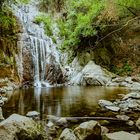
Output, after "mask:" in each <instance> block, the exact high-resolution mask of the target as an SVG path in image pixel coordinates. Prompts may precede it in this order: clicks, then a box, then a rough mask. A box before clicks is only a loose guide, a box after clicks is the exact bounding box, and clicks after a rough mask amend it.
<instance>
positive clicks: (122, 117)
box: [116, 115, 130, 121]
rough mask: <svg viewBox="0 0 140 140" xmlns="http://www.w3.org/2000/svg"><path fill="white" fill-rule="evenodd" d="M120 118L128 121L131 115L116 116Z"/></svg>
mask: <svg viewBox="0 0 140 140" xmlns="http://www.w3.org/2000/svg"><path fill="white" fill-rule="evenodd" d="M116 117H117V118H118V119H120V120H124V121H128V120H129V118H130V117H129V116H127V115H117V116H116Z"/></svg>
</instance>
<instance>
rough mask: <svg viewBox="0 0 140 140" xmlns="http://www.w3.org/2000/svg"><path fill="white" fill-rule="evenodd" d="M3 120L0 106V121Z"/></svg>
mask: <svg viewBox="0 0 140 140" xmlns="http://www.w3.org/2000/svg"><path fill="white" fill-rule="evenodd" d="M3 120H4V117H3V113H2V108H1V107H0V122H1V121H3Z"/></svg>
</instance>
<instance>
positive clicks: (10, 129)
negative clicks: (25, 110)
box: [0, 114, 48, 140]
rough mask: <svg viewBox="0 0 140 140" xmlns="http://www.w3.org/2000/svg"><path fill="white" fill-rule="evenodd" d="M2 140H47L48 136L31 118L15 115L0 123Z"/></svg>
mask: <svg viewBox="0 0 140 140" xmlns="http://www.w3.org/2000/svg"><path fill="white" fill-rule="evenodd" d="M0 139H1V140H15V139H17V140H25V139H28V140H33V139H34V140H39V139H40V140H47V139H48V138H47V134H46V133H45V131H44V130H42V129H41V126H40V125H39V124H37V123H36V122H35V121H33V120H32V119H31V118H28V117H25V116H21V115H18V114H13V115H11V116H10V117H9V118H7V119H6V120H4V121H2V122H1V123H0Z"/></svg>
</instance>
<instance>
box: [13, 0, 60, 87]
mask: <svg viewBox="0 0 140 140" xmlns="http://www.w3.org/2000/svg"><path fill="white" fill-rule="evenodd" d="M12 7H13V11H14V12H15V15H16V17H17V18H18V19H19V21H20V22H21V24H22V27H23V33H22V35H21V40H22V41H23V43H22V44H23V47H28V48H29V50H30V53H31V55H32V61H33V71H34V86H37V87H41V85H42V84H43V85H46V86H49V83H48V82H47V81H46V79H45V74H46V73H45V70H46V64H49V63H50V57H49V56H50V55H52V56H54V58H55V61H56V62H59V54H58V52H57V50H56V46H55V45H54V44H53V42H52V39H51V38H49V37H48V36H46V35H45V34H44V29H43V24H42V25H38V24H35V23H34V20H35V17H36V16H38V15H39V14H40V13H39V10H38V8H37V2H35V0H33V1H31V2H30V3H29V4H26V5H23V4H19V5H13V6H12Z"/></svg>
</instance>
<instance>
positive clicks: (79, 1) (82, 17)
mask: <svg viewBox="0 0 140 140" xmlns="http://www.w3.org/2000/svg"><path fill="white" fill-rule="evenodd" d="M103 8H104V3H103V0H101V1H98V0H94V1H93V0H76V1H75V0H72V1H68V5H67V17H66V19H60V20H59V21H58V26H59V29H60V35H61V36H62V37H64V44H63V47H62V48H61V49H71V48H72V49H75V48H77V46H79V45H80V43H81V42H82V40H83V39H85V38H90V37H93V36H96V35H97V33H98V30H97V29H96V27H95V26H94V21H95V20H96V17H97V16H98V15H99V14H100V13H101V11H102V10H103Z"/></svg>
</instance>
